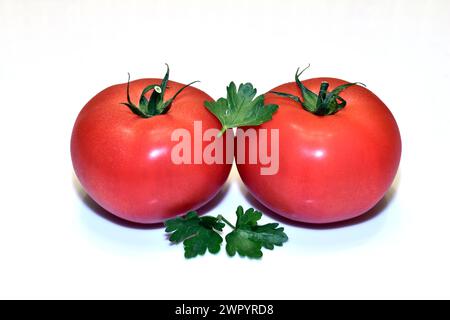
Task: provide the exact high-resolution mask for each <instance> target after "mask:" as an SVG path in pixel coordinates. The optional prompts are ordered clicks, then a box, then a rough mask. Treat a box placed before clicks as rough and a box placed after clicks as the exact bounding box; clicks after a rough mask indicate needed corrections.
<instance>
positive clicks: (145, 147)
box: [71, 79, 231, 223]
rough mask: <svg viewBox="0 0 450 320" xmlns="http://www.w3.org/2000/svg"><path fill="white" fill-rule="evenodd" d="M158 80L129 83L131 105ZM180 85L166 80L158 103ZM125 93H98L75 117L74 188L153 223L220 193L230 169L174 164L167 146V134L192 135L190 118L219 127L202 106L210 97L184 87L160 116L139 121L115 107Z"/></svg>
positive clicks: (119, 90)
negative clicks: (77, 182)
mask: <svg viewBox="0 0 450 320" xmlns="http://www.w3.org/2000/svg"><path fill="white" fill-rule="evenodd" d="M161 81H162V80H161V79H141V80H136V81H133V82H130V96H131V100H132V101H134V102H138V101H139V97H140V94H141V92H142V90H143V89H144V87H146V86H148V85H150V84H157V85H160V84H161ZM182 86H183V85H182V84H180V83H177V82H173V81H169V82H168V84H167V90H166V91H165V97H164V100H168V99H169V98H171V97H173V96H174V94H175V92H177V91H178V90H179V89H180V88H182ZM126 88H127V84H119V85H115V86H112V87H109V88H107V89H105V90H104V91H102V92H100V93H99V94H98V95H96V96H95V97H94V98H93V99H92V100H91V101H89V102H88V103H87V105H86V106H85V107H84V108H83V109H82V110H81V112H80V114H79V115H78V118H77V120H76V123H75V126H74V128H73V133H72V141H71V153H72V161H73V166H74V169H75V173H76V175H77V177H78V179H79V180H80V183H81V185H82V186H83V188H84V189H85V190H86V192H87V193H88V194H89V195H90V196H91V197H92V198H93V199H94V200H95V201H96V202H97V203H98V204H99V205H101V206H102V207H103V208H105V209H106V210H108V211H109V212H111V213H113V214H115V215H117V216H119V217H121V218H123V219H126V220H129V221H134V222H138V223H158V222H161V221H163V220H166V219H168V218H171V217H174V216H176V215H179V214H184V213H186V212H188V211H190V210H194V209H196V208H199V207H201V206H202V205H203V204H205V203H206V202H208V201H209V200H211V199H212V198H213V197H214V196H215V195H216V194H217V193H218V192H219V190H220V188H221V187H222V185H223V184H224V183H225V181H226V179H227V176H228V174H229V172H230V169H231V164H211V165H208V164H205V163H204V162H203V163H202V164H181V165H176V164H174V163H172V161H171V150H172V147H173V146H174V145H175V144H177V142H173V141H171V134H172V132H173V130H175V129H179V128H184V129H187V130H188V131H189V132H190V134H191V136H192V137H193V136H194V121H195V120H199V121H202V130H203V132H204V131H205V130H207V129H209V128H217V129H220V128H221V126H220V123H219V121H218V120H217V119H216V118H215V117H214V116H213V115H211V114H210V113H209V111H208V110H206V108H204V107H203V104H204V102H205V101H211V100H212V99H211V97H209V96H208V95H207V94H206V93H204V92H202V91H200V90H199V89H196V88H194V87H188V88H186V89H184V90H183V91H182V92H181V93H180V94H179V95H178V96H177V97H176V99H175V100H174V101H173V102H172V104H171V108H170V109H169V111H168V112H167V113H166V114H162V115H156V116H153V117H150V118H141V117H139V116H138V115H136V114H134V113H133V112H132V111H131V110H130V109H129V108H127V107H126V106H124V105H121V104H120V103H123V102H126V101H127V99H126V97H127V95H126ZM203 132H202V134H203ZM207 144H208V143H207V142H203V143H202V144H200V145H201V146H202V147H203V148H205V147H206V145H207ZM192 145H193V142H192Z"/></svg>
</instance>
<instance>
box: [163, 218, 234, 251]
mask: <svg viewBox="0 0 450 320" xmlns="http://www.w3.org/2000/svg"><path fill="white" fill-rule="evenodd" d="M165 225H166V232H169V233H170V232H172V234H171V236H170V238H169V240H170V241H171V242H174V243H180V242H183V245H184V256H185V257H186V258H194V257H196V256H198V255H204V254H205V252H206V250H208V251H209V252H211V253H217V252H219V251H220V245H221V243H222V241H223V239H222V236H221V235H220V234H219V233H218V232H220V231H222V229H223V227H224V226H225V224H224V223H222V222H220V221H219V220H218V219H217V218H214V217H208V216H207V217H199V216H198V214H197V212H195V211H191V212H189V213H188V214H187V215H186V216H184V217H178V218H174V219H170V220H167V221H166V222H165Z"/></svg>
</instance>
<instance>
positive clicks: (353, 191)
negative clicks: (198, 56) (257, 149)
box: [238, 78, 401, 223]
mask: <svg viewBox="0 0 450 320" xmlns="http://www.w3.org/2000/svg"><path fill="white" fill-rule="evenodd" d="M323 81H326V82H328V83H329V84H330V88H331V89H333V88H335V87H337V86H339V85H342V84H344V83H347V82H346V81H343V80H339V79H333V78H315V79H310V80H305V81H302V83H303V84H304V86H305V87H307V88H308V89H310V90H311V91H312V92H314V93H316V94H317V93H318V92H319V88H320V85H321V83H322V82H323ZM271 91H277V92H284V93H288V94H292V95H295V96H297V97H302V94H301V92H300V89H299V88H298V86H297V85H296V83H295V82H291V83H286V84H283V85H281V86H279V87H276V88H274V89H273V90H271ZM340 97H342V98H343V99H344V100H346V102H347V105H346V107H344V108H343V109H342V110H340V111H338V112H337V113H335V114H333V115H325V116H318V115H315V114H313V113H310V112H308V111H306V110H305V109H303V108H302V106H301V105H300V103H298V102H295V101H293V100H291V99H289V98H286V97H281V96H278V95H275V94H273V93H268V94H266V96H265V104H277V105H279V106H280V108H279V109H278V111H277V112H276V113H275V114H274V116H273V119H272V121H268V122H266V123H264V124H262V125H261V126H260V127H259V128H262V129H269V130H270V129H279V135H280V142H279V150H280V156H279V171H278V173H277V174H275V175H261V174H260V168H261V167H262V166H261V163H257V164H253V165H252V164H238V170H239V173H240V175H241V177H242V180H243V182H244V183H245V185H246V186H247V188H248V190H249V191H250V193H251V194H252V195H253V196H254V197H255V198H256V199H258V200H259V201H260V202H261V203H263V204H264V205H265V206H267V207H268V208H269V209H271V210H273V211H274V212H276V213H278V214H280V215H282V216H285V217H286V218H289V219H292V220H296V221H302V222H308V223H330V222H336V221H341V220H346V219H350V218H353V217H356V216H358V215H361V214H363V213H365V212H367V211H368V210H369V209H371V208H372V207H373V206H374V205H375V204H376V203H377V202H378V201H379V200H381V198H382V197H383V196H384V194H385V193H386V192H387V190H388V189H389V187H390V185H391V184H392V181H393V179H394V177H395V174H396V172H397V169H398V165H399V161H400V154H401V140H400V133H399V130H398V127H397V124H396V122H395V119H394V117H393V116H392V114H391V112H390V111H389V109H388V108H387V107H386V106H385V104H384V103H383V102H382V101H381V100H380V99H379V98H378V97H377V96H375V95H374V94H373V93H372V92H371V91H369V90H368V89H366V88H364V87H362V86H357V85H355V86H352V87H349V88H347V89H345V90H344V91H342V92H341V94H340ZM302 100H303V99H302ZM240 147H242V146H240ZM245 148H247V149H246V151H247V152H248V145H247V146H246V147H245ZM270 149H271V147H270V146H269V150H270ZM241 152H242V150H241ZM263 167H264V166H263Z"/></svg>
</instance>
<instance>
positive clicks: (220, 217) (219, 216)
mask: <svg viewBox="0 0 450 320" xmlns="http://www.w3.org/2000/svg"><path fill="white" fill-rule="evenodd" d="M217 220H220V221H223V222H225V223H226V224H227V225H228V226H229V227H230V228H232V229H236V227H235V226H233V225H232V224H231V222H230V221H228V220H227V219H225V218H224V217H223V216H222V215H221V214H219V215H218V216H217Z"/></svg>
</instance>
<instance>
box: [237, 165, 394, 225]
mask: <svg viewBox="0 0 450 320" xmlns="http://www.w3.org/2000/svg"><path fill="white" fill-rule="evenodd" d="M399 182H400V172H398V173H397V176H396V178H395V179H394V182H393V183H392V186H391V187H390V189H389V190H388V192H387V193H386V194H385V196H384V197H383V198H382V199H381V200H380V201H379V202H378V203H377V204H376V205H375V206H374V207H373V208H372V209H370V210H369V211H367V212H366V213H363V214H362V215H360V216H358V217H355V218H352V219H349V220H345V221H339V222H333V223H324V224H314V223H306V222H299V221H294V220H290V219H288V218H285V217H283V216H281V215H279V214H277V213H275V212H274V211H272V210H270V209H269V208H267V207H266V206H264V205H263V204H262V203H261V202H259V201H258V200H257V199H256V198H255V197H253V196H252V195H251V194H250V192H249V191H248V190H247V188H246V187H245V185H244V183H243V182H242V181H240V182H239V188H240V190H241V192H242V194H243V195H244V198H245V199H246V200H247V201H248V202H249V203H250V205H251V206H253V207H254V208H255V209H257V210H259V211H261V212H263V213H264V214H266V215H267V216H269V217H271V218H272V219H273V220H276V221H278V222H280V223H283V224H286V225H289V226H294V227H299V228H307V229H316V230H328V229H336V228H343V227H349V226H352V225H357V224H360V223H363V222H366V221H369V220H371V219H373V218H375V217H377V216H379V215H381V214H382V213H383V211H384V210H385V209H386V208H387V207H388V206H389V204H390V203H391V202H392V200H393V199H394V197H395V195H396V192H397V188H398V185H399Z"/></svg>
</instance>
